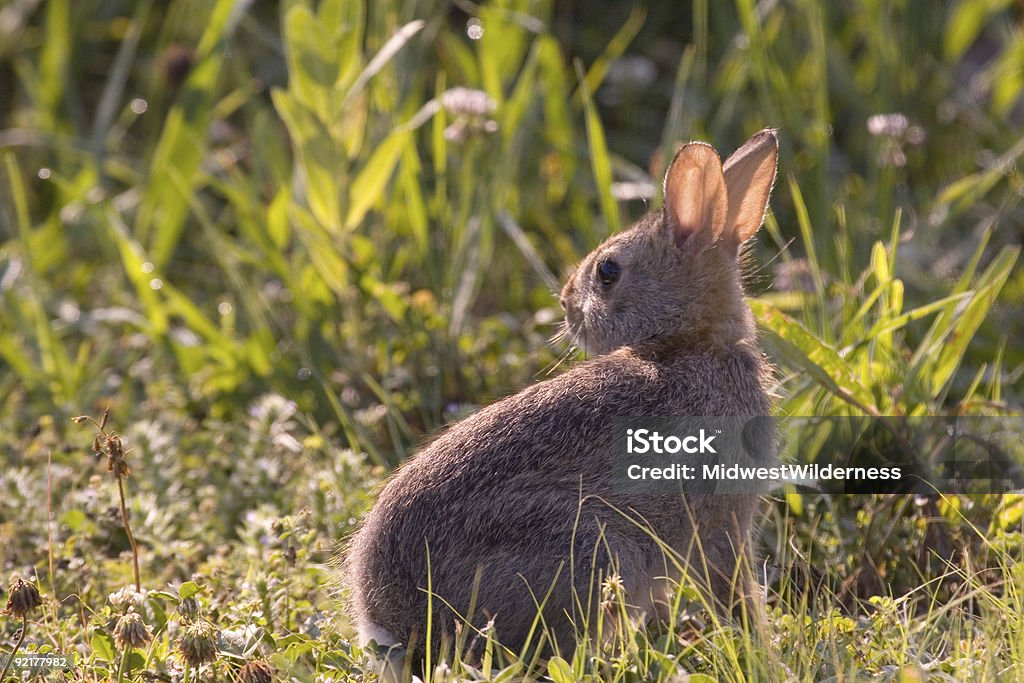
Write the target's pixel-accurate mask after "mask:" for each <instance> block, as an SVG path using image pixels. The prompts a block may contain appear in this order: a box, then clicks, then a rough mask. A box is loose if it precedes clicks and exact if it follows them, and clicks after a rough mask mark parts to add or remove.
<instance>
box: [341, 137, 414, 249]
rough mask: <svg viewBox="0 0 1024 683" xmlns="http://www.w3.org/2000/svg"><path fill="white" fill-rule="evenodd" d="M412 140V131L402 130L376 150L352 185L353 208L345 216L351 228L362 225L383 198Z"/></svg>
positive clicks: (350, 197) (350, 207)
mask: <svg viewBox="0 0 1024 683" xmlns="http://www.w3.org/2000/svg"><path fill="white" fill-rule="evenodd" d="M411 141H412V134H411V133H410V132H408V131H399V132H395V133H392V134H391V135H389V136H388V137H387V138H385V139H384V142H382V143H381V144H380V145H379V146H378V147H377V149H376V150H374V152H373V154H372V155H371V156H370V158H369V160H368V161H367V162H366V165H365V166H364V167H363V168H362V170H360V171H359V174H358V175H357V176H356V177H355V180H353V181H352V185H351V187H350V188H349V209H348V216H347V217H346V219H345V227H346V228H347V229H352V228H354V227H356V226H357V225H359V223H361V222H362V220H363V217H364V216H366V212H367V211H369V210H370V207H372V206H373V205H374V204H375V203H377V202H378V201H379V200H380V199H381V197H382V195H383V193H384V188H385V186H386V185H387V182H388V180H390V179H391V173H392V172H393V171H394V170H395V164H397V163H398V158H399V157H400V156H401V154H402V150H403V149H404V148H405V146H406V145H408V144H409V143H410V142H411Z"/></svg>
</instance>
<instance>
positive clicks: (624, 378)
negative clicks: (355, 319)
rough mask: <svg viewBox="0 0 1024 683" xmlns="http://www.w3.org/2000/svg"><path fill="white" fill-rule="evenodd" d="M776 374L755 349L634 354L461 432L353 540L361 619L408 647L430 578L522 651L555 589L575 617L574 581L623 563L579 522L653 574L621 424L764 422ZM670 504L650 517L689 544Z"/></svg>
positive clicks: (656, 506) (439, 592)
mask: <svg viewBox="0 0 1024 683" xmlns="http://www.w3.org/2000/svg"><path fill="white" fill-rule="evenodd" d="M661 358H665V359H666V360H667V362H663V361H662V360H661ZM766 368H767V366H766V365H765V364H764V362H763V361H762V360H761V359H760V356H759V355H758V354H756V353H755V352H753V351H750V350H748V349H746V348H745V347H744V348H738V349H737V350H736V351H735V352H733V353H724V354H723V353H720V352H719V353H712V352H708V353H706V354H701V353H696V354H688V355H684V356H679V355H677V354H674V353H672V354H669V353H666V352H665V350H664V349H663V348H658V347H654V348H645V347H642V346H639V347H633V348H629V347H627V348H623V349H620V350H618V351H615V352H613V353H610V354H607V355H606V356H601V357H598V358H595V359H593V360H591V361H588V362H585V363H582V364H580V365H578V366H576V367H575V368H573V369H572V370H570V371H568V372H566V373H565V374H563V375H561V376H559V377H557V378H555V379H552V380H548V381H545V382H541V383H538V384H536V385H534V386H532V387H530V388H528V389H526V390H524V391H522V392H520V393H518V394H515V395H513V396H510V397H508V398H506V399H504V400H502V401H499V402H498V403H495V404H493V405H491V406H489V407H487V408H484V409H482V410H481V411H479V412H478V413H476V414H474V415H473V416H471V417H469V418H467V419H465V420H463V421H461V422H459V423H457V424H455V425H453V426H452V427H451V428H450V429H448V430H447V431H446V432H445V433H443V434H442V435H441V436H439V437H438V438H437V439H436V440H435V441H434V442H433V443H431V444H430V445H429V446H428V447H426V448H425V449H424V450H423V451H421V452H420V453H419V454H417V455H416V456H414V457H413V458H412V459H410V461H409V462H407V463H406V464H405V465H403V466H402V467H401V468H400V469H399V470H398V472H396V474H395V475H394V476H393V478H392V479H391V480H390V481H389V482H388V484H387V485H386V486H385V487H384V489H383V491H382V492H381V494H380V497H379V499H378V501H377V504H376V505H375V507H374V509H373V510H372V511H371V512H370V514H369V515H368V516H367V518H366V520H365V521H364V524H363V527H362V528H361V529H360V530H359V532H358V533H357V534H356V536H355V537H354V539H353V541H352V543H351V545H350V549H349V557H348V568H349V574H350V583H351V587H352V592H353V601H354V603H355V607H356V613H357V616H358V618H359V619H361V620H362V621H364V622H366V623H372V624H374V625H375V626H377V627H380V628H383V629H385V630H386V631H387V632H388V633H391V634H393V635H394V637H395V638H396V639H397V640H399V641H401V642H408V639H409V638H410V637H412V636H413V632H414V631H415V630H416V628H417V625H422V623H423V622H424V618H425V615H426V611H427V602H428V601H427V594H426V592H425V591H426V588H427V582H428V574H429V578H430V585H431V589H432V591H433V593H434V594H435V595H436V596H437V597H438V598H439V600H438V601H437V604H435V609H434V611H435V612H437V613H438V614H439V615H442V614H445V613H448V612H446V611H445V610H439V609H438V607H439V605H440V603H441V600H440V599H443V600H444V601H447V602H449V603H450V604H451V608H452V609H454V610H455V611H456V612H458V613H459V614H462V615H463V616H465V610H467V609H469V606H470V603H471V602H473V601H474V600H473V593H474V590H475V589H474V586H475V587H476V597H475V606H476V611H477V614H479V615H483V617H482V618H485V619H486V616H487V615H490V616H492V617H495V618H496V623H497V628H498V633H499V635H500V637H502V638H503V639H505V638H508V639H509V642H521V640H519V639H521V638H523V637H525V635H526V632H527V631H528V630H529V628H530V626H531V625H532V620H533V618H534V617H535V616H536V608H535V607H534V604H535V603H534V600H538V601H539V600H541V599H542V597H543V596H544V595H545V594H547V593H548V592H549V589H551V588H552V587H554V590H550V595H549V598H548V600H549V603H548V607H549V608H550V610H551V611H552V613H554V614H558V613H563V614H564V613H565V612H566V610H568V612H569V613H570V614H571V613H572V609H573V595H572V591H571V590H570V588H571V586H570V585H569V582H570V577H571V575H572V574H573V573H579V572H584V573H588V572H590V571H591V570H594V569H597V570H602V569H604V568H605V567H606V566H607V565H608V564H609V563H610V562H612V561H613V560H614V561H621V558H613V557H610V556H608V555H607V553H606V554H605V555H604V556H602V554H601V552H598V553H597V554H595V545H596V544H597V543H598V540H599V539H598V538H596V537H592V536H593V534H592V533H588V531H593V528H592V527H590V526H588V525H587V524H584V525H583V528H582V529H581V524H580V519H581V517H587V519H591V518H593V519H599V520H600V521H601V524H602V525H603V526H604V531H603V532H602V533H604V534H620V535H622V536H623V537H627V536H629V537H632V541H634V542H635V543H638V544H640V545H645V546H648V547H647V548H646V549H645V550H644V551H643V552H638V553H636V554H637V555H640V556H641V557H636V558H631V561H635V562H638V563H640V564H643V565H645V568H641V569H639V570H638V573H640V574H643V573H644V572H645V571H648V570H647V569H646V565H647V564H649V563H650V562H651V561H652V557H653V555H655V554H656V551H657V546H656V544H655V543H654V542H653V541H651V540H650V539H649V538H646V539H645V538H644V534H643V533H642V532H639V533H638V531H637V529H636V528H635V525H634V524H633V523H631V522H629V521H628V520H626V519H625V518H623V517H622V516H621V515H617V514H615V513H612V512H611V509H610V507H609V505H611V506H613V507H616V508H617V507H620V506H621V507H623V508H625V507H629V508H632V509H636V510H643V509H644V508H645V507H647V506H646V505H645V504H644V501H636V500H618V499H617V498H616V495H615V493H614V491H613V487H612V485H611V477H612V471H611V465H610V457H611V446H612V433H611V429H612V419H613V418H615V417H628V416H651V415H665V416H671V415H698V416H700V415H760V414H765V413H766V411H767V407H768V402H767V401H768V400H767V397H766V393H765V390H764V382H765V379H766V377H767V369H766ZM671 505H672V504H671V503H670V504H669V506H666V504H665V501H654V502H652V503H651V505H650V514H651V516H653V517H658V518H661V519H660V520H657V521H656V523H660V525H661V526H662V527H664V530H665V533H666V535H669V536H676V537H684V536H687V534H688V531H687V530H688V529H689V528H690V524H689V520H688V519H687V514H688V513H687V512H686V511H685V510H684V506H683V504H682V502H681V501H676V504H675V509H671V507H670V506H671ZM750 505H751V506H753V501H751V502H750ZM585 521H586V520H585ZM678 540H679V542H684V539H682V538H679V539H678ZM567 557H574V558H575V562H576V564H577V566H575V567H572V568H571V569H572V571H570V568H568V567H565V566H564V565H565V564H566V562H565V558H567ZM478 572H480V573H479V574H478ZM559 584H564V585H559ZM410 598H411V599H410ZM448 614H450V613H448ZM439 621H440V622H442V623H438V624H437V626H436V628H437V629H438V630H439V631H440V630H444V629H446V625H445V624H444V623H443V622H444V621H445V620H444V619H443V618H441V619H439ZM474 621H479V620H474ZM420 637H421V638H422V634H420ZM563 637H568V636H567V635H566V634H563Z"/></svg>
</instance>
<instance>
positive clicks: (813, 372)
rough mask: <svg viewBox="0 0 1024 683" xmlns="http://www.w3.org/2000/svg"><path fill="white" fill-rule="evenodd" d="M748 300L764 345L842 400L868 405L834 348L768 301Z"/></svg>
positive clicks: (869, 400) (864, 393) (867, 398)
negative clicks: (767, 302)
mask: <svg viewBox="0 0 1024 683" xmlns="http://www.w3.org/2000/svg"><path fill="white" fill-rule="evenodd" d="M749 303H750V308H751V310H752V311H753V312H754V317H755V318H756V319H757V322H758V324H759V325H760V326H761V327H762V329H764V330H766V331H767V333H768V334H767V335H766V337H765V343H766V345H768V346H771V347H772V348H774V349H775V350H776V351H777V352H778V354H779V355H780V356H781V358H782V359H783V360H785V361H786V362H787V364H788V365H790V366H791V367H793V368H795V369H799V370H803V371H804V372H806V373H807V374H808V375H809V376H810V377H811V378H812V379H813V380H814V381H816V382H817V383H819V384H821V385H822V386H823V387H825V389H827V390H828V391H829V392H830V393H832V394H834V395H836V396H839V397H840V398H843V399H844V400H849V399H851V398H852V399H854V400H855V401H856V402H857V403H859V404H860V405H862V406H871V405H872V403H873V400H872V397H871V395H870V394H869V393H868V392H867V390H866V389H865V388H864V387H863V386H862V385H861V381H860V379H859V378H858V377H857V376H856V374H855V373H854V371H853V369H852V368H850V366H849V365H848V364H847V363H846V361H844V360H843V359H842V358H841V357H840V356H839V354H838V353H837V352H836V350H835V349H833V348H832V347H830V346H828V345H827V344H825V343H824V342H823V341H821V340H820V339H818V338H817V337H815V336H814V335H813V334H811V333H810V332H809V331H808V330H807V328H805V327H804V326H803V325H801V324H800V323H798V322H797V321H796V320H794V319H792V318H790V317H789V316H787V315H785V314H784V313H782V312H781V311H779V310H777V309H775V308H774V307H772V306H770V305H769V304H766V303H765V302H763V301H759V300H757V299H752V300H750V302H749Z"/></svg>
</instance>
